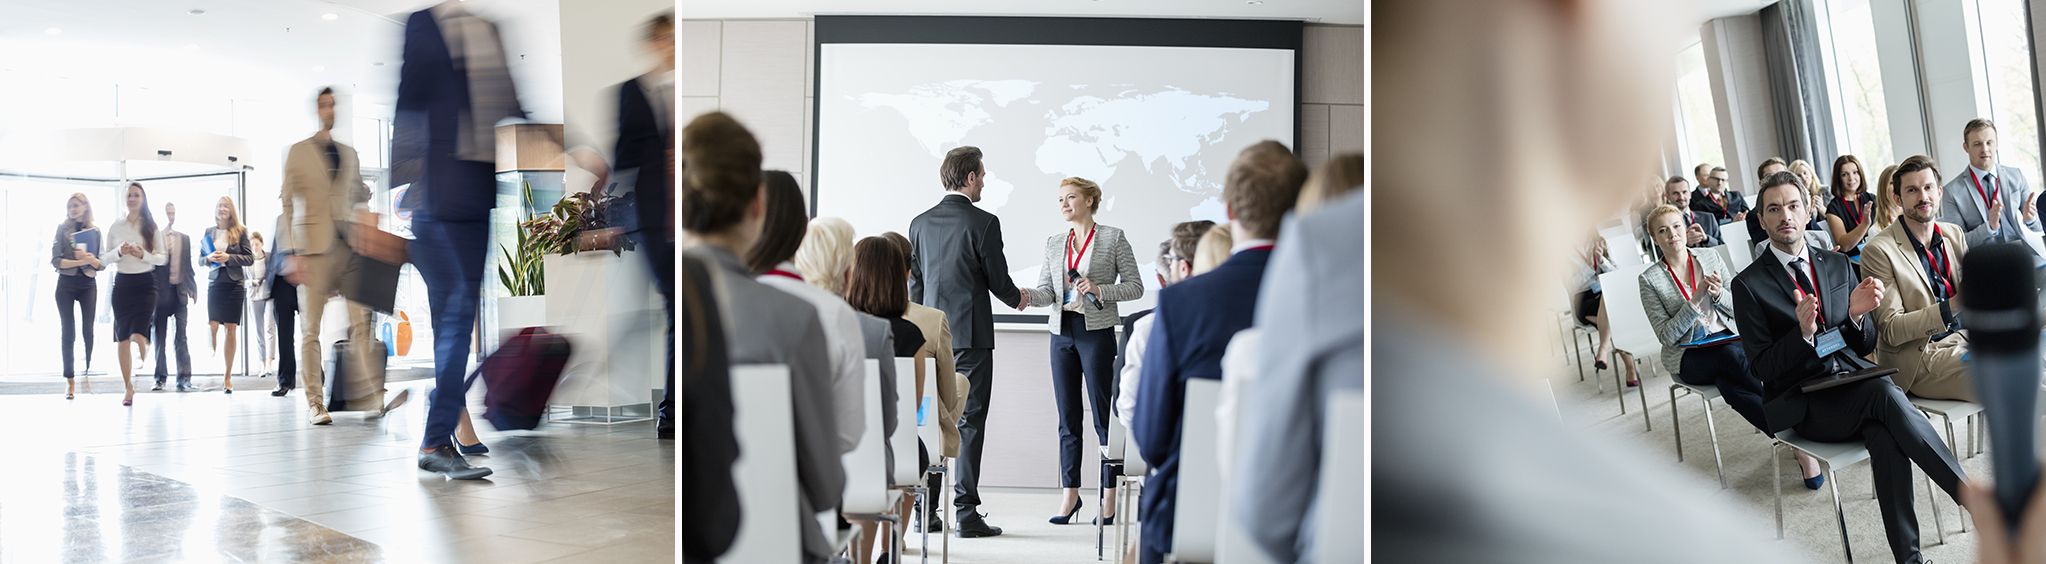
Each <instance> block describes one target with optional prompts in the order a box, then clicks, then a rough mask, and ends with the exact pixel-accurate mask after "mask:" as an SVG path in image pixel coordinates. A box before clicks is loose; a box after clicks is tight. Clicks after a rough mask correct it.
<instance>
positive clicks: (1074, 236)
mask: <svg viewBox="0 0 2046 564" xmlns="http://www.w3.org/2000/svg"><path fill="white" fill-rule="evenodd" d="M1066 229H1067V232H1068V236H1067V238H1066V245H1067V246H1068V247H1069V248H1070V247H1076V246H1080V245H1086V246H1084V247H1080V248H1079V249H1077V250H1079V251H1080V266H1078V267H1076V268H1075V270H1079V271H1080V276H1082V277H1085V276H1087V266H1088V265H1090V264H1093V263H1094V248H1095V247H1098V246H1100V245H1098V244H1096V243H1095V242H1094V241H1092V239H1093V237H1088V236H1087V234H1088V233H1098V232H1099V231H1100V230H1101V226H1099V225H1096V226H1095V227H1094V229H1093V230H1092V231H1086V232H1083V231H1078V230H1074V229H1072V227H1071V226H1067V228H1066ZM1059 257H1060V258H1061V260H1064V261H1065V263H1064V264H1065V265H1070V264H1072V263H1073V257H1071V256H1069V255H1066V254H1065V253H1064V252H1061V253H1059ZM1057 274H1058V276H1060V277H1064V276H1065V273H1063V272H1060V273H1057ZM1080 303H1081V300H1080V295H1079V294H1078V293H1075V292H1074V291H1073V286H1072V282H1070V281H1069V282H1067V283H1066V296H1065V310H1066V311H1073V312H1081V313H1085V312H1086V310H1084V309H1081V306H1080Z"/></svg>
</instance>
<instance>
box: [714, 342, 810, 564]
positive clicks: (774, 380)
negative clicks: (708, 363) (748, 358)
mask: <svg viewBox="0 0 2046 564" xmlns="http://www.w3.org/2000/svg"><path fill="white" fill-rule="evenodd" d="M789 393H790V392H789V369H788V367H786V366H781V365H746V366H734V367H732V419H733V421H732V422H733V423H734V426H733V429H734V431H735V433H734V434H736V435H738V439H739V461H738V462H737V463H736V464H733V465H732V481H733V482H734V485H736V486H737V489H738V490H739V504H740V506H741V507H744V508H746V510H745V511H743V512H741V516H740V520H739V536H738V538H737V539H734V540H733V543H732V548H731V550H729V551H726V552H725V555H724V556H723V557H722V558H720V559H719V561H720V562H733V563H739V562H795V561H798V560H801V559H802V557H803V555H802V548H803V538H802V536H801V533H800V532H799V531H800V529H798V528H797V524H798V523H801V522H802V521H800V519H803V518H806V517H807V516H804V515H800V513H801V510H799V509H798V507H800V504H801V502H799V501H798V500H797V499H796V495H797V492H800V491H802V485H801V484H799V483H797V482H796V428H795V421H796V419H795V410H794V408H792V407H790V404H789V397H790V395H789Z"/></svg>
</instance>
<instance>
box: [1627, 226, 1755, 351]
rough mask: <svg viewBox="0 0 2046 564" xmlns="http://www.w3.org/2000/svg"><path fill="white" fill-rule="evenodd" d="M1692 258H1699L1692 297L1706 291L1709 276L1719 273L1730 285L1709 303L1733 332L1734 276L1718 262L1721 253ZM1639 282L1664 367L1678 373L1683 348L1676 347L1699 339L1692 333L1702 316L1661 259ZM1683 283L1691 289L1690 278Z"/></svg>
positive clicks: (1703, 253)
mask: <svg viewBox="0 0 2046 564" xmlns="http://www.w3.org/2000/svg"><path fill="white" fill-rule="evenodd" d="M1691 258H1695V259H1698V267H1697V276H1698V287H1697V288H1691V292H1693V295H1696V292H1703V291H1705V290H1704V288H1705V277H1706V275H1709V274H1717V275H1719V279H1720V280H1721V281H1723V282H1726V283H1727V285H1722V286H1720V288H1719V293H1718V294H1715V295H1714V296H1713V297H1712V301H1711V302H1710V303H1711V306H1712V309H1713V310H1715V311H1718V312H1719V319H1720V322H1721V323H1724V324H1726V328H1727V329H1734V322H1733V300H1732V299H1730V298H1729V296H1728V294H1727V287H1728V286H1730V285H1731V283H1732V282H1733V273H1731V272H1728V271H1727V269H1726V263H1725V262H1722V261H1720V260H1719V253H1716V252H1711V251H1692V252H1691ZM1640 279H1641V308H1642V309H1644V310H1647V311H1648V326H1649V327H1651V328H1653V329H1655V339H1656V340H1658V341H1662V367H1663V368H1666V369H1668V370H1669V373H1670V374H1676V373H1677V372H1679V371H1680V370H1678V368H1680V367H1682V366H1683V365H1684V349H1680V348H1677V345H1678V344H1679V343H1684V342H1688V341H1690V340H1691V339H1692V338H1694V337H1696V336H1699V335H1693V334H1692V332H1693V330H1694V329H1695V328H1697V327H1698V323H1699V322H1700V321H1702V319H1701V318H1702V316H1701V315H1700V314H1699V313H1698V309H1697V308H1695V307H1692V306H1691V302H1689V301H1686V300H1684V293H1683V291H1682V290H1679V289H1678V288H1677V282H1676V280H1673V279H1671V278H1670V272H1669V270H1668V269H1666V268H1664V267H1663V262H1662V261H1661V260H1656V261H1655V263H1654V264H1650V265H1648V267H1647V268H1644V269H1642V270H1641V276H1640ZM1684 281H1685V283H1686V285H1687V286H1688V283H1689V282H1690V279H1689V278H1688V277H1687V278H1686V279H1685V280H1684Z"/></svg>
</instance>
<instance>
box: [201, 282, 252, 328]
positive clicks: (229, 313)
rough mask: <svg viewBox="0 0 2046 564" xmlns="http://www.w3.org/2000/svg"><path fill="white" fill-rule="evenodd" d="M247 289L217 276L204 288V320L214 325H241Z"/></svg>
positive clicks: (238, 283)
mask: <svg viewBox="0 0 2046 564" xmlns="http://www.w3.org/2000/svg"><path fill="white" fill-rule="evenodd" d="M248 295H249V289H248V288H245V287H242V283H241V282H237V281H234V280H230V279H228V277H226V276H218V277H215V278H214V279H213V283H211V284H208V285H207V287H206V320H207V321H211V322H214V323H233V324H235V325H241V323H242V305H243V302H244V301H247V298H248Z"/></svg>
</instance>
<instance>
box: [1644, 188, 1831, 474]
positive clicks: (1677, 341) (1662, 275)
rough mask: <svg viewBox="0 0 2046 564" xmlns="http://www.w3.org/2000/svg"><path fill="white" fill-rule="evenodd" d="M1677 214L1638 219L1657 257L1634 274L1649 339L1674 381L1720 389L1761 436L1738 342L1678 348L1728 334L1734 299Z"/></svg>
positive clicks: (1668, 211)
mask: <svg viewBox="0 0 2046 564" xmlns="http://www.w3.org/2000/svg"><path fill="white" fill-rule="evenodd" d="M1681 211H1682V210H1678V209H1677V208H1676V206H1667V205H1665V206H1658V207H1656V208H1655V209H1653V210H1650V211H1649V212H1648V216H1647V217H1645V218H1643V219H1642V222H1641V224H1642V226H1643V227H1644V228H1646V229H1647V230H1648V233H1649V236H1650V237H1652V238H1653V239H1654V241H1655V250H1656V255H1657V256H1659V257H1661V260H1657V261H1655V264H1651V265H1648V267H1647V268H1645V269H1642V271H1641V277H1640V280H1641V309H1643V310H1645V311H1647V313H1648V324H1649V326H1650V327H1652V328H1654V329H1655V338H1656V339H1657V340H1659V341H1662V366H1663V368H1665V369H1668V370H1669V373H1670V374H1671V375H1673V376H1674V377H1675V378H1676V379H1678V380H1681V381H1683V382H1684V383H1686V384H1692V385H1706V384H1711V385H1716V386H1719V394H1720V397H1722V398H1724V399H1725V400H1726V405H1727V406H1728V407H1732V408H1733V410H1734V411H1735V412H1738V413H1740V414H1741V417H1742V418H1744V419H1747V420H1748V424H1750V425H1754V426H1755V428H1756V429H1763V430H1764V432H1767V426H1766V425H1765V424H1764V423H1765V421H1764V420H1763V418H1762V382H1761V381H1760V380H1757V379H1755V373H1754V372H1753V371H1752V370H1749V369H1748V355H1747V354H1746V353H1745V352H1743V349H1742V348H1741V344H1740V342H1739V341H1732V342H1728V343H1725V344H1720V345H1713V346H1704V347H1691V348H1684V347H1680V346H1678V345H1681V344H1683V343H1689V342H1694V341H1701V340H1705V339H1709V338H1714V337H1730V336H1732V335H1733V334H1734V323H1733V300H1732V299H1731V298H1730V297H1729V296H1728V295H1727V283H1728V282H1729V281H1731V280H1733V275H1732V274H1731V273H1729V272H1728V271H1727V269H1726V263H1725V262H1723V261H1721V260H1720V258H1719V253H1718V252H1717V251H1711V250H1709V249H1708V250H1707V251H1706V252H1702V253H1694V252H1691V251H1692V250H1693V249H1691V248H1690V247H1688V246H1686V245H1685V244H1684V221H1683V215H1682V213H1681ZM1798 462H1799V464H1802V465H1804V469H1805V474H1804V475H1805V486H1806V487H1809V488H1813V489H1816V488H1818V485H1819V484H1821V483H1824V482H1823V480H1824V479H1823V478H1814V476H1816V475H1817V472H1816V470H1817V465H1816V464H1813V463H1812V462H1811V461H1810V460H1808V459H1806V458H1805V457H1804V455H1803V454H1799V455H1798Z"/></svg>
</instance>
